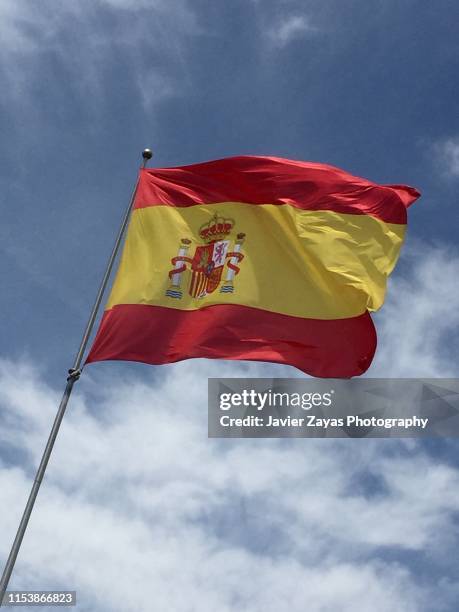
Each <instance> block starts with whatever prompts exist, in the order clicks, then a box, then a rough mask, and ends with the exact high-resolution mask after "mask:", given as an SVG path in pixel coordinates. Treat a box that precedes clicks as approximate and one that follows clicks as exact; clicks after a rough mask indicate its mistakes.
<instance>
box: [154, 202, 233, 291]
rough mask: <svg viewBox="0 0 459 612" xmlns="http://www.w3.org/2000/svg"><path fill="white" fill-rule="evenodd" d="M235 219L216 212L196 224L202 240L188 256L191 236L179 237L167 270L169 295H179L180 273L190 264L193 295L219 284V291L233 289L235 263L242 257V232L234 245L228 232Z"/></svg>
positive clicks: (209, 289)
mask: <svg viewBox="0 0 459 612" xmlns="http://www.w3.org/2000/svg"><path fill="white" fill-rule="evenodd" d="M234 225H235V223H234V220H233V219H226V218H224V217H221V216H219V215H218V214H217V213H216V214H215V215H214V216H213V217H212V219H211V220H210V221H209V222H208V223H204V224H203V225H201V227H200V228H199V236H200V238H201V239H202V241H203V243H204V244H201V245H199V246H197V247H196V250H195V252H194V255H193V257H189V256H188V252H189V250H190V246H191V240H189V239H188V238H182V240H181V242H180V246H179V251H178V255H177V256H176V257H173V258H172V259H171V263H172V265H173V266H174V268H173V269H172V270H171V271H170V272H169V279H170V281H171V284H170V286H169V288H168V289H167V291H166V295H167V296H168V297H170V298H175V299H181V297H182V295H183V290H182V276H183V272H185V270H186V269H187V264H189V266H190V270H191V278H190V283H189V287H188V292H189V294H190V295H191V296H192V297H194V298H204V297H205V296H206V295H209V293H213V292H214V291H215V290H216V289H217V288H218V287H220V293H233V291H234V277H235V275H236V274H239V266H238V264H239V263H240V262H241V261H242V259H243V258H244V255H243V254H242V253H241V247H242V244H243V242H244V238H245V234H242V233H240V234H237V237H236V241H235V243H234V246H233V248H230V247H231V243H232V240H231V237H230V234H231V232H232V230H233V228H234Z"/></svg>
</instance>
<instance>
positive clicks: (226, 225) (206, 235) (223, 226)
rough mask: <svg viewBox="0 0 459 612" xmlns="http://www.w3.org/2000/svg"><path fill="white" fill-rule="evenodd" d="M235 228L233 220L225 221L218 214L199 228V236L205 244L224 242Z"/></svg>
mask: <svg viewBox="0 0 459 612" xmlns="http://www.w3.org/2000/svg"><path fill="white" fill-rule="evenodd" d="M233 227H234V221H233V219H225V217H221V216H219V215H218V214H217V213H215V215H214V216H213V217H212V219H210V221H208V223H204V224H203V225H201V227H200V228H199V235H200V236H201V238H202V239H203V240H204V242H207V243H209V242H215V241H218V240H223V239H224V238H226V236H228V234H230V233H231V230H232V229H233Z"/></svg>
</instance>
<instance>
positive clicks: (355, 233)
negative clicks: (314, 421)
mask: <svg viewBox="0 0 459 612" xmlns="http://www.w3.org/2000/svg"><path fill="white" fill-rule="evenodd" d="M418 197H419V192H418V191H417V190H416V189H414V188H412V187H407V186H404V185H385V186H383V185H377V184H375V183H372V182H370V181H368V180H365V179H362V178H358V177H355V176H352V175H350V174H348V173H347V172H344V171H343V170H340V169H338V168H335V167H333V166H328V165H324V164H318V163H310V162H302V161H293V160H289V159H281V158H276V157H260V156H242V157H230V158H226V159H220V160H216V161H210V162H206V163H200V164H194V165H191V166H183V167H177V168H163V169H143V170H141V171H140V177H139V181H138V185H137V191H136V196H135V201H134V208H133V213H132V217H131V220H130V224H129V229H128V233H127V237H126V243H125V246H124V251H123V254H122V257H121V261H120V265H119V269H118V272H117V275H116V278H115V281H114V284H113V288H112V291H111V295H110V297H109V300H108V303H107V306H106V310H105V312H104V315H103V318H102V321H101V323H100V327H99V330H98V333H97V336H96V339H95V341H94V345H93V347H92V349H91V351H90V354H89V356H88V358H87V363H90V362H94V361H102V360H112V359H117V360H128V361H141V362H144V363H150V364H164V363H172V362H175V361H180V360H182V359H189V358H193V357H207V358H210V359H243V360H255V361H270V362H276V363H282V364H288V365H292V366H295V367H297V368H299V369H300V370H302V371H303V372H306V373H307V374H311V375H313V376H321V377H337V378H348V377H351V376H356V375H359V374H362V373H363V372H365V371H366V370H367V368H368V367H369V365H370V364H371V361H372V358H373V355H374V352H375V349H376V332H375V328H374V326H373V322H372V320H371V317H370V314H369V312H370V311H374V310H377V309H378V308H380V307H381V305H382V304H383V301H384V296H385V292H386V282H387V277H388V275H389V274H390V273H391V272H392V270H393V268H394V266H395V264H396V262H397V258H398V256H399V252H400V247H401V245H402V243H403V239H404V234H405V229H406V222H407V207H408V206H409V205H410V204H412V203H413V202H414V201H415V200H416V199H417V198H418Z"/></svg>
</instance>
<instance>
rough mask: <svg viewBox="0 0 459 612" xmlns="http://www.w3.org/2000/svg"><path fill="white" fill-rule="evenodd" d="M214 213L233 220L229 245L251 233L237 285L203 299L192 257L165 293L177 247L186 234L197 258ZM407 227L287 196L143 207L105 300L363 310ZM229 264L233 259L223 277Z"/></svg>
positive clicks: (318, 314)
mask: <svg viewBox="0 0 459 612" xmlns="http://www.w3.org/2000/svg"><path fill="white" fill-rule="evenodd" d="M215 212H218V214H219V215H222V216H223V217H229V218H231V219H233V220H234V222H235V225H234V228H233V230H232V231H231V234H230V235H229V236H228V239H230V240H231V243H230V250H233V248H234V243H235V240H236V235H237V234H238V233H240V232H243V233H244V234H246V236H245V240H244V243H243V244H242V248H241V253H242V254H244V259H243V260H242V261H241V262H240V264H238V265H239V267H240V273H239V274H238V275H236V276H235V278H234V292H233V293H221V292H220V287H221V285H220V287H219V288H217V289H216V290H215V291H214V292H213V293H210V294H209V295H207V296H205V297H204V298H198V297H195V298H193V297H191V295H190V294H189V287H190V283H191V271H190V264H187V270H186V272H184V273H183V274H182V276H181V283H180V285H181V286H180V290H181V291H182V294H183V295H182V297H181V298H180V299H177V298H173V297H168V296H166V291H167V289H168V288H170V287H171V281H170V279H169V276H168V273H169V271H170V270H172V269H173V267H174V266H173V265H172V264H171V259H172V258H173V257H175V256H177V255H178V251H179V247H180V244H181V239H183V238H186V239H189V240H191V245H190V247H189V251H188V254H187V255H188V256H189V257H193V255H194V253H195V250H196V247H197V246H200V245H202V244H204V243H203V241H202V239H201V238H200V236H199V228H200V227H201V226H202V225H203V224H204V223H207V222H208V221H209V220H210V219H211V218H212V217H213V215H214V214H215ZM404 232H405V226H404V225H398V224H391V223H385V222H383V221H380V220H378V219H375V218H374V217H370V216H367V215H347V214H342V213H336V212H332V211H304V210H300V209H298V208H294V207H292V206H288V205H282V206H274V205H272V204H264V205H256V206H255V205H251V204H243V203H235V202H224V203H221V204H213V205H210V206H208V205H200V206H192V207H189V208H173V207H169V206H151V207H148V208H141V209H137V210H135V211H134V213H133V216H132V219H131V222H130V226H129V230H128V235H127V239H126V244H125V247H124V251H123V255H122V259H121V263H120V267H119V270H118V273H117V277H116V280H115V283H114V286H113V289H112V292H111V295H110V298H109V301H108V304H107V309H108V308H111V307H112V306H114V305H116V304H151V305H156V306H167V307H170V308H178V309H186V310H194V309H197V308H202V307H205V306H210V305H214V304H241V305H246V306H252V307H256V308H262V309H264V310H268V311H271V312H279V313H283V314H287V315H292V316H298V317H307V318H315V319H339V318H347V317H353V316H357V315H359V314H361V313H363V312H364V311H365V310H366V309H368V310H376V309H378V308H379V307H380V306H381V305H382V303H383V301H384V294H385V289H386V279H387V276H388V274H389V273H390V272H391V271H392V269H393V267H394V266H395V263H396V261H397V258H398V254H399V251H400V247H401V244H402V242H403V237H404ZM226 261H228V259H227V260H226ZM227 271H228V268H227V266H225V268H224V270H223V276H222V278H224V277H225V276H226V274H227ZM174 289H176V288H174ZM279 331H281V330H279ZM254 333H256V330H254Z"/></svg>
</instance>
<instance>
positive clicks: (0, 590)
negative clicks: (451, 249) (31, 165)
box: [0, 149, 153, 607]
mask: <svg viewBox="0 0 459 612" xmlns="http://www.w3.org/2000/svg"><path fill="white" fill-rule="evenodd" d="M152 155H153V154H152V152H151V151H150V149H145V150H144V151H143V152H142V158H143V162H142V168H145V166H146V164H147V162H148V160H149V159H151V158H152ZM137 185H138V181H137V182H136V184H135V187H134V189H133V192H132V195H131V199H130V201H129V206H128V207H127V209H126V212H125V214H124V217H123V220H122V222H121V227H120V229H119V231H118V235H117V237H116V240H115V244H114V245H113V249H112V252H111V254H110V257H109V259H108V262H107V266H106V269H105V273H104V276H103V278H102V281H101V283H100V287H99V290H98V292H97V296H96V300H95V302H94V306H93V307H92V310H91V314H90V316H89V319H88V322H87V324H86V327H85V330H84V333H83V337H82V339H81V342H80V346H79V348H78V352H77V354H76V356H75V361H74V363H73V366H72V367H71V368H70V370H69V371H68V373H69V375H68V378H67V385H66V387H65V390H64V394H63V396H62V399H61V403H60V404H59V408H58V411H57V414H56V417H55V419H54V423H53V426H52V429H51V433H50V434H49V438H48V442H47V444H46V447H45V450H44V452H43V456H42V458H41V461H40V465H39V467H38V470H37V473H36V476H35V480H34V482H33V485H32V489H31V491H30V495H29V499H28V500H27V504H26V507H25V509H24V513H23V515H22V518H21V522H20V523H19V527H18V530H17V533H16V537H15V539H14V542H13V545H12V547H11V551H10V554H9V556H8V559H7V562H6V565H5V569H4V570H3V574H2V578H1V580H0V607H1V606H2V605H3V598H4V596H5V592H6V589H7V587H8V583H9V581H10V577H11V573H12V571H13V569H14V565H15V563H16V558H17V556H18V553H19V549H20V548H21V544H22V540H23V538H24V534H25V532H26V529H27V525H28V522H29V519H30V515H31V514H32V510H33V507H34V504H35V500H36V498H37V495H38V491H39V489H40V485H41V482H42V480H43V477H44V475H45V471H46V467H47V465H48V461H49V458H50V456H51V453H52V450H53V446H54V442H55V441H56V438H57V434H58V432H59V428H60V426H61V423H62V419H63V418H64V414H65V410H66V408H67V404H68V401H69V398H70V395H71V393H72V389H73V385H74V384H75V383H76V381H77V380H78V379H79V378H80V375H81V372H82V367H81V363H82V361H83V355H84V353H85V350H86V347H87V345H88V341H89V338H90V336H91V332H92V329H93V327H94V323H95V320H96V317H97V312H98V310H99V307H100V304H101V302H102V298H103V296H104V292H105V289H106V288H107V284H108V281H109V278H110V273H111V271H112V268H113V264H114V263H115V259H116V256H117V254H118V251H119V248H120V245H121V242H122V240H123V235H124V232H125V230H126V227H127V224H128V221H129V217H130V214H131V211H132V207H133V205H134V198H135V194H136V191H137ZM5 603H6V602H5Z"/></svg>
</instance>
